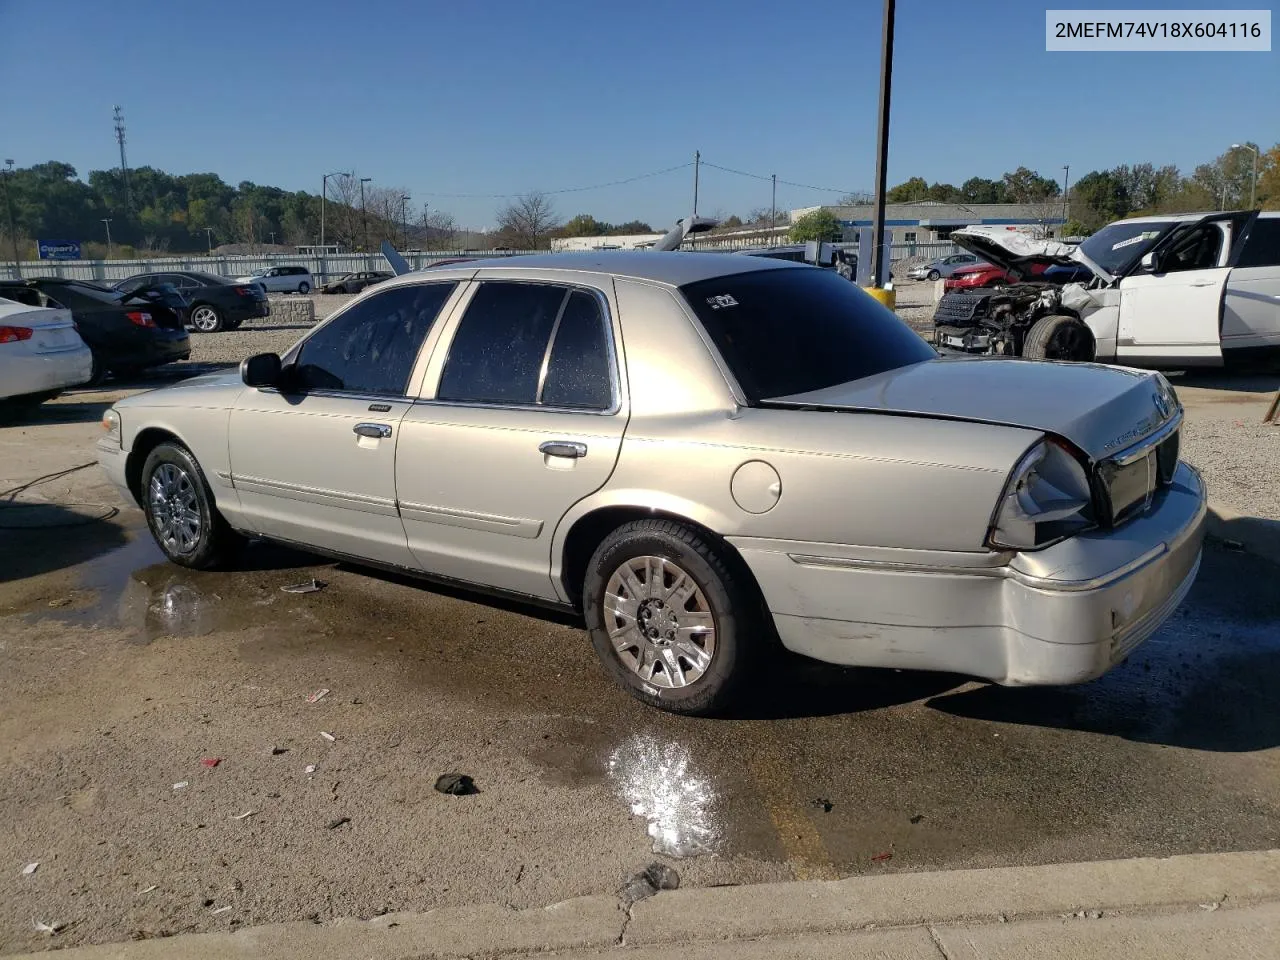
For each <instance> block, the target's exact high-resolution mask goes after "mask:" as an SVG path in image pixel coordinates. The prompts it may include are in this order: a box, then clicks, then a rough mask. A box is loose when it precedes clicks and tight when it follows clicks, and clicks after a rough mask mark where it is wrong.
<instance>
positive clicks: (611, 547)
mask: <svg viewBox="0 0 1280 960" xmlns="http://www.w3.org/2000/svg"><path fill="white" fill-rule="evenodd" d="M734 560H735V558H734V557H733V556H732V555H731V554H730V553H729V551H728V549H727V548H726V547H725V546H724V545H723V544H720V543H716V542H713V541H710V540H709V539H708V538H706V537H704V536H703V535H702V534H700V533H699V532H698V531H696V530H694V529H692V528H690V527H688V526H685V525H684V524H681V523H676V522H673V521H670V520H638V521H634V522H632V523H627V524H624V525H623V526H621V527H619V528H618V529H617V530H615V531H613V533H611V534H610V535H609V536H608V537H606V538H605V540H604V542H603V543H601V544H600V546H599V547H598V548H597V549H596V552H595V555H594V556H593V557H592V558H591V562H590V564H589V565H588V568H587V576H586V582H585V584H584V590H583V613H584V616H585V618H586V622H587V628H588V630H589V631H590V634H591V643H592V645H593V646H594V647H595V650H596V654H597V656H599V657H600V660H601V661H602V662H603V664H604V666H605V669H606V670H607V671H608V672H609V674H610V675H611V676H612V677H613V678H614V680H616V681H617V682H618V683H619V684H620V685H621V686H622V687H624V688H625V689H626V690H627V691H628V692H629V693H630V694H632V696H634V697H636V698H637V699H639V700H642V701H644V702H645V703H648V704H650V705H652V706H656V707H659V708H661V709H663V710H669V711H671V712H672V713H684V714H697V715H707V714H713V713H716V712H719V711H720V710H722V709H723V708H724V707H725V706H727V705H728V704H729V703H730V702H731V701H732V700H733V698H734V696H735V694H736V693H737V692H738V690H739V689H741V687H742V685H743V683H744V682H745V680H746V679H747V677H748V675H749V674H750V672H751V667H752V666H753V664H754V662H755V660H756V659H757V658H758V657H759V655H760V654H761V652H762V650H763V647H764V643H765V640H764V637H765V636H766V635H767V634H766V630H765V621H764V618H765V616H766V614H765V611H764V610H763V606H762V604H761V603H760V602H759V600H758V598H757V597H756V595H755V591H754V590H753V589H752V586H751V584H750V582H749V574H748V573H747V572H746V571H745V570H739V569H738V568H739V567H740V566H741V564H740V562H739V563H735V562H734Z"/></svg>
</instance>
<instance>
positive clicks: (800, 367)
mask: <svg viewBox="0 0 1280 960" xmlns="http://www.w3.org/2000/svg"><path fill="white" fill-rule="evenodd" d="M681 292H683V293H684V296H685V299H687V300H688V301H689V305H690V306H691V307H692V308H693V312H694V313H695V314H696V315H697V317H698V319H699V320H700V321H701V322H702V326H703V327H704V328H705V329H706V331H707V334H708V336H709V337H710V338H711V341H712V343H713V344H715V346H716V349H718V350H719V351H720V354H721V356H722V357H723V358H724V361H725V363H726V364H727V365H728V367H729V369H730V371H731V372H732V373H733V375H734V376H735V377H736V378H737V380H738V383H739V385H740V386H741V387H742V389H743V391H744V392H745V393H746V395H747V400H748V402H751V403H756V402H759V401H761V400H767V399H771V398H774V397H785V396H789V395H791V394H793V393H806V392H808V391H810V390H820V389H822V388H823V387H830V386H834V385H836V384H838V383H848V382H849V381H851V380H860V379H862V378H863V377H869V376H873V375H874V374H877V373H883V372H884V371H886V370H896V369H897V368H899V367H905V366H909V365H911V364H913V363H920V362H922V361H924V360H930V359H933V358H934V357H936V356H937V353H936V352H935V351H934V350H933V348H932V347H930V346H928V345H927V344H926V343H925V342H924V341H923V340H921V339H920V337H919V336H917V335H916V334H915V333H914V332H913V331H912V330H911V328H910V327H908V326H907V325H906V324H905V323H903V322H902V321H901V320H899V319H898V318H897V317H896V316H895V315H894V314H893V313H892V312H891V311H889V310H887V309H886V308H885V307H883V306H881V305H880V304H879V303H877V302H876V301H875V300H873V299H872V298H871V297H870V296H869V295H868V294H866V293H864V292H863V291H862V290H860V289H859V288H858V287H856V286H855V285H854V284H852V283H850V282H849V281H848V280H846V279H845V278H844V277H842V276H840V275H839V274H838V273H835V272H833V271H830V270H822V269H819V268H817V267H796V268H793V269H782V270H761V271H759V272H753V273H736V274H729V275H727V276H723V277H716V278H715V279H713V280H700V281H698V282H697V283H691V284H688V285H687V286H684V287H682V288H681Z"/></svg>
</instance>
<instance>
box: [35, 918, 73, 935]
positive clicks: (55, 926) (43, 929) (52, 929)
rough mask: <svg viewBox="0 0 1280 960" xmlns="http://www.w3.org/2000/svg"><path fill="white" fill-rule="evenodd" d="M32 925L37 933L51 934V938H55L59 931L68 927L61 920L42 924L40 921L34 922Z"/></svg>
mask: <svg viewBox="0 0 1280 960" xmlns="http://www.w3.org/2000/svg"><path fill="white" fill-rule="evenodd" d="M31 924H32V926H34V927H35V928H36V930H37V931H39V932H40V933H47V934H49V936H53V935H54V934H55V933H57V932H58V931H59V930H62V929H63V928H65V927H66V924H65V923H63V922H62V921H61V920H55V921H53V923H42V922H41V921H39V920H32V921H31Z"/></svg>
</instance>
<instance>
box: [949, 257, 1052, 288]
mask: <svg viewBox="0 0 1280 960" xmlns="http://www.w3.org/2000/svg"><path fill="white" fill-rule="evenodd" d="M1047 266H1048V265H1047V264H1042V263H1034V264H1031V273H1032V275H1035V274H1038V273H1044V271H1045V269H1046V267H1047ZM1023 279H1026V278H1025V277H1024V278H1023ZM1014 282H1016V281H1015V280H1014V278H1013V276H1012V275H1010V273H1009V271H1008V270H1005V269H1003V268H1001V267H997V266H995V265H994V264H991V263H984V264H982V265H980V266H977V267H965V268H964V269H963V270H957V271H956V272H955V273H953V274H952V275H951V276H949V277H947V279H946V281H945V284H944V286H943V289H944V290H973V289H975V288H977V287H1003V286H1007V285H1008V284H1011V283H1014Z"/></svg>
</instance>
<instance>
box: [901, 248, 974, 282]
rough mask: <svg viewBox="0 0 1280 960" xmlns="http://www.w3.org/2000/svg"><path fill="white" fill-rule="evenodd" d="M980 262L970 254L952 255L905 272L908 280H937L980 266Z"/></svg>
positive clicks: (921, 264)
mask: <svg viewBox="0 0 1280 960" xmlns="http://www.w3.org/2000/svg"><path fill="white" fill-rule="evenodd" d="M981 265H982V264H981V262H980V261H979V260H978V258H977V257H975V256H974V255H973V254H971V253H953V254H952V255H951V256H949V257H940V258H939V259H937V260H930V261H928V262H927V263H918V264H916V265H915V266H914V267H912V268H911V269H910V270H908V271H907V279H909V280H939V279H941V278H943V277H949V276H951V275H952V274H953V273H955V272H956V271H957V270H962V269H964V268H966V267H977V266H981Z"/></svg>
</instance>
